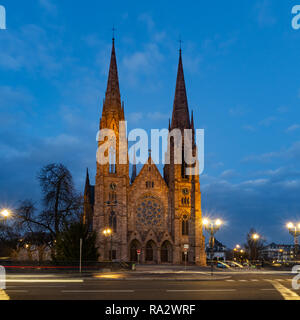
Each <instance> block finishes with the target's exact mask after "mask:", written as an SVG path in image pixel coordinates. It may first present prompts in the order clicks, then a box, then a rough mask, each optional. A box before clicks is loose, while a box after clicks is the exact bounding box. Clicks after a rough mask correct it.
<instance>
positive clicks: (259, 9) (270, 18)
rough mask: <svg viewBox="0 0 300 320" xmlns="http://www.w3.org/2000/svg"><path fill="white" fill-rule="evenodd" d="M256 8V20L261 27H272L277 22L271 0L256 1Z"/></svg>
mask: <svg viewBox="0 0 300 320" xmlns="http://www.w3.org/2000/svg"><path fill="white" fill-rule="evenodd" d="M254 10H255V14H256V20H257V22H258V25H259V26H260V27H271V26H273V25H274V24H275V23H276V22H277V20H276V18H275V16H274V12H273V10H272V5H271V1H270V0H260V1H258V2H256V5H255V8H254Z"/></svg>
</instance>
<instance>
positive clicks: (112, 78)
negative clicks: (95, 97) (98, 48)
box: [103, 38, 122, 113]
mask: <svg viewBox="0 0 300 320" xmlns="http://www.w3.org/2000/svg"><path fill="white" fill-rule="evenodd" d="M103 111H105V112H107V111H114V112H118V113H119V112H122V106H121V94H120V87H119V76H118V67H117V58H116V50H115V39H114V38H113V40H112V51H111V59H110V67H109V74H108V81H107V89H106V94H105V101H104V108H103Z"/></svg>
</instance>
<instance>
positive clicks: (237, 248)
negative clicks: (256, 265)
mask: <svg viewBox="0 0 300 320" xmlns="http://www.w3.org/2000/svg"><path fill="white" fill-rule="evenodd" d="M240 248H241V246H240V245H239V244H237V245H236V246H235V248H234V249H233V260H234V259H235V257H234V254H235V252H238V251H239V249H240Z"/></svg>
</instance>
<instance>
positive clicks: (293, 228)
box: [286, 222, 300, 259]
mask: <svg viewBox="0 0 300 320" xmlns="http://www.w3.org/2000/svg"><path fill="white" fill-rule="evenodd" d="M286 227H287V228H288V230H289V233H290V234H291V235H292V236H293V237H294V255H295V258H296V259H297V256H298V252H299V242H298V237H299V236H300V223H298V224H294V223H292V222H289V223H288V224H287V225H286Z"/></svg>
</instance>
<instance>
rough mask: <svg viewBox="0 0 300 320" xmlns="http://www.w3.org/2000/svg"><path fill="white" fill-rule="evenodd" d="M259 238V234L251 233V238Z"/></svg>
mask: <svg viewBox="0 0 300 320" xmlns="http://www.w3.org/2000/svg"><path fill="white" fill-rule="evenodd" d="M259 238H260V236H259V234H257V233H254V234H253V235H252V239H253V240H258V239H259Z"/></svg>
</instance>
